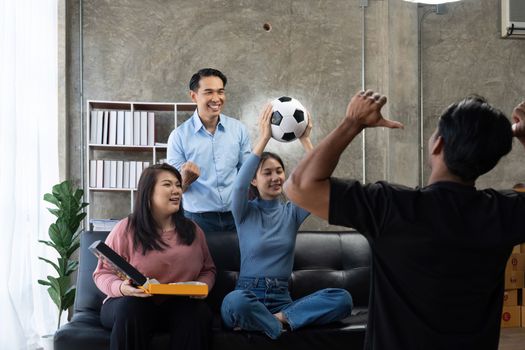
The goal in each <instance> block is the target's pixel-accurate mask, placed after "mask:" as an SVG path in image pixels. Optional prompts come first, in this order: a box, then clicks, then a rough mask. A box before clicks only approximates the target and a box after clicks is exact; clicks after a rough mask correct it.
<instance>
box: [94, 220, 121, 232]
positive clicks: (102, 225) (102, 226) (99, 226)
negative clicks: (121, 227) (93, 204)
mask: <svg viewBox="0 0 525 350" xmlns="http://www.w3.org/2000/svg"><path fill="white" fill-rule="evenodd" d="M119 221H120V220H117V219H91V220H89V225H90V229H91V230H92V231H111V230H113V227H115V225H116V224H117V223H118V222H119Z"/></svg>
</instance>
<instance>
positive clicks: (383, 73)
mask: <svg viewBox="0 0 525 350" xmlns="http://www.w3.org/2000/svg"><path fill="white" fill-rule="evenodd" d="M67 4H68V9H67V13H68V21H67V28H68V36H67V38H68V50H67V52H68V56H67V61H68V75H67V77H68V87H67V101H68V121H69V132H70V134H69V140H70V145H69V166H70V168H69V173H70V175H71V177H72V178H73V179H75V180H77V181H78V182H80V178H81V176H80V174H81V172H82V171H83V169H82V165H81V164H82V162H81V158H82V149H83V147H84V146H83V145H82V143H81V136H80V135H81V117H80V115H81V109H82V108H85V101H86V100H90V99H101V100H134V101H164V102H166V101H188V100H189V97H188V91H187V90H188V88H187V83H188V80H189V77H190V76H191V74H192V73H193V72H195V71H196V70H197V69H199V68H201V67H207V66H210V67H215V68H218V69H220V70H222V71H223V72H224V73H225V74H226V75H227V76H228V78H229V83H228V86H227V93H228V101H227V104H226V108H225V113H226V114H229V115H232V116H235V117H238V118H239V119H240V120H242V121H243V122H244V123H246V125H247V126H248V128H249V130H250V131H251V132H252V135H253V138H255V136H256V134H255V132H256V130H257V129H256V126H255V123H256V118H257V115H258V111H259V110H260V108H261V107H262V106H263V104H264V103H265V101H268V100H270V99H273V98H275V97H278V96H281V95H290V96H293V97H296V98H298V99H299V100H300V101H302V102H303V104H304V105H305V106H306V107H307V108H308V109H309V110H310V111H311V113H312V115H313V117H314V131H313V135H312V138H313V142H314V144H315V143H317V142H318V141H319V140H321V139H322V138H323V137H324V136H325V135H326V134H328V133H329V132H330V131H331V130H332V129H333V128H334V127H335V126H336V125H337V124H338V123H339V121H340V119H341V118H342V116H343V115H344V111H345V108H346V104H347V102H348V100H349V97H350V96H351V95H352V94H353V93H355V92H356V91H357V90H359V89H360V88H361V86H362V84H363V77H362V72H364V83H365V85H366V87H367V88H371V89H375V90H379V91H382V92H384V93H385V94H387V95H388V97H389V103H388V105H387V108H385V115H386V116H388V117H391V118H393V119H396V120H400V121H402V122H403V123H405V126H406V128H405V130H404V131H388V130H382V129H374V130H368V131H367V133H366V140H365V147H364V150H363V147H362V142H363V138H359V139H356V140H355V142H354V143H353V144H352V145H351V146H350V147H349V149H348V150H347V151H345V153H344V154H343V157H342V160H341V162H340V165H339V167H338V168H337V170H336V175H337V176H345V177H353V178H358V179H363V176H364V175H366V179H365V180H366V181H367V182H370V181H376V180H379V179H388V180H391V181H394V182H398V183H403V184H406V185H411V186H413V185H417V184H418V183H419V173H418V161H417V159H418V155H419V149H418V147H419V143H418V142H419V128H418V125H419V124H418V116H419V111H418V35H417V34H418V30H417V28H418V11H419V14H420V15H421V13H423V12H424V11H426V10H427V9H428V8H427V7H424V8H420V9H419V10H418V7H417V5H415V4H409V3H406V2H403V1H401V0H389V1H387V0H369V2H368V7H366V9H365V10H363V9H362V8H361V7H360V4H361V0H347V1H341V0H323V1H314V0H301V1H298V0H295V1H294V0H279V1H277V0H271V1H256V0H236V1H233V0H231V1H229V0H222V1H219V0H216V1H203V0H192V1H189V0H177V1H160V0H85V1H83V2H82V5H80V2H78V1H74V2H73V1H72V2H67ZM80 6H82V18H81V19H82V33H80V32H79V29H80ZM363 11H364V20H365V22H364V23H365V32H363ZM498 14H499V1H497V0H464V1H463V2H460V3H454V4H451V5H449V6H448V13H446V14H444V15H436V14H434V13H431V14H428V15H427V16H426V17H425V18H424V20H423V21H422V33H421V39H422V58H423V60H422V63H423V64H422V68H423V78H424V79H423V82H424V95H423V96H424V133H423V138H424V139H425V140H426V139H427V138H428V136H430V134H431V132H432V131H433V128H434V127H435V124H436V117H437V115H438V113H439V111H440V110H441V109H443V108H444V107H445V106H446V105H448V104H450V103H451V102H454V101H455V100H457V99H459V98H460V97H462V96H464V95H465V94H468V93H471V92H477V93H480V94H484V95H486V96H487V97H488V98H489V99H490V101H491V102H493V103H494V104H496V105H497V106H500V107H501V108H502V109H503V110H504V111H505V112H507V113H510V112H511V110H512V107H513V106H514V105H515V104H516V103H517V102H518V101H519V100H520V97H521V96H525V92H524V91H523V89H524V87H523V86H522V85H520V82H521V81H523V77H524V76H523V75H524V71H525V69H524V68H523V66H522V64H521V63H520V62H521V61H522V60H521V57H523V54H524V53H525V41H519V40H503V39H500V38H499V17H498V16H499V15H498ZM265 23H270V24H271V25H272V29H271V31H265V30H264V29H263V25H264V24H265ZM363 38H364V48H365V50H364V57H365V60H364V62H363V61H362V53H363V51H362V39H363ZM81 40H82V45H81V43H80V41H81ZM81 47H82V50H81V49H80V48H81ZM81 52H82V53H83V55H82V57H83V62H82V64H81V61H80V56H81ZM81 67H82V70H81ZM363 68H364V70H363ZM81 82H82V84H81ZM81 93H82V95H81ZM84 112H85V111H84ZM424 144H425V145H426V141H425V143H424ZM269 149H270V150H272V151H275V152H277V153H279V154H280V155H281V156H283V158H284V159H285V162H286V165H287V167H288V169H289V170H291V168H293V166H294V165H295V164H296V163H297V160H298V159H299V158H300V157H301V155H302V150H301V147H300V144H299V143H292V144H279V143H277V142H274V141H271V142H270V145H269ZM363 155H364V159H365V161H364V163H363ZM84 156H85V154H84ZM519 156H521V154H520V152H518V151H513V153H512V154H511V155H510V156H509V157H507V159H505V160H504V161H503V162H502V164H500V166H499V167H498V169H496V170H494V171H493V172H492V173H491V174H489V175H486V176H484V177H483V178H482V179H481V181H480V185H481V186H494V187H508V186H511V185H513V184H514V183H515V182H517V181H518V180H521V181H523V180H525V166H524V165H523V162H519V161H518V160H519V158H518V157H519ZM363 165H364V166H363ZM363 171H365V173H364V172H363ZM423 175H424V177H426V176H428V173H427V172H425V173H424V174H423ZM128 202H129V200H128V199H126V198H125V196H118V195H103V196H101V198H98V200H97V201H96V202H93V204H92V209H95V207H96V209H97V211H98V212H99V213H100V214H103V213H106V212H107V213H108V215H109V216H118V215H125V214H126V213H127V211H128V209H129V203H128ZM111 208H112V209H111ZM115 208H118V209H117V210H116V211H117V213H116V214H113V213H114V212H115ZM326 227H328V226H327V224H326V223H325V222H323V221H321V220H317V219H315V218H311V219H309V220H308V221H307V222H306V223H305V224H304V225H303V228H308V229H323V228H326Z"/></svg>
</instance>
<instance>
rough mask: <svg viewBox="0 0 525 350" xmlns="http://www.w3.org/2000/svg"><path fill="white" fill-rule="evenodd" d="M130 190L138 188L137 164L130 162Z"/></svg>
mask: <svg viewBox="0 0 525 350" xmlns="http://www.w3.org/2000/svg"><path fill="white" fill-rule="evenodd" d="M129 188H137V162H135V161H131V162H129Z"/></svg>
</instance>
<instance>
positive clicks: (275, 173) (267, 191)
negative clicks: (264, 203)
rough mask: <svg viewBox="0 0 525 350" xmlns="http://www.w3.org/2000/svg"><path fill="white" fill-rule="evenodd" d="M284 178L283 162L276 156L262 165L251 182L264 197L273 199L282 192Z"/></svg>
mask: <svg viewBox="0 0 525 350" xmlns="http://www.w3.org/2000/svg"><path fill="white" fill-rule="evenodd" d="M284 180H285V173H284V168H283V166H282V164H281V163H280V162H279V161H278V160H277V159H275V158H267V159H265V160H264V161H263V162H262V164H261V165H260V167H259V169H258V170H257V173H256V175H255V178H254V179H253V180H252V182H251V183H252V185H254V186H255V187H257V190H258V191H259V196H260V197H261V198H262V199H265V200H272V199H276V198H277V197H279V196H280V195H281V194H282V192H283V183H284Z"/></svg>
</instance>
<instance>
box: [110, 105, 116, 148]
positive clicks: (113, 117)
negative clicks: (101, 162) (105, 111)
mask: <svg viewBox="0 0 525 350" xmlns="http://www.w3.org/2000/svg"><path fill="white" fill-rule="evenodd" d="M108 144H109V145H116V144H117V111H109V135H108Z"/></svg>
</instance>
